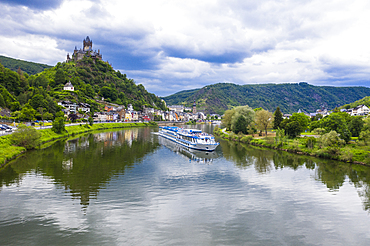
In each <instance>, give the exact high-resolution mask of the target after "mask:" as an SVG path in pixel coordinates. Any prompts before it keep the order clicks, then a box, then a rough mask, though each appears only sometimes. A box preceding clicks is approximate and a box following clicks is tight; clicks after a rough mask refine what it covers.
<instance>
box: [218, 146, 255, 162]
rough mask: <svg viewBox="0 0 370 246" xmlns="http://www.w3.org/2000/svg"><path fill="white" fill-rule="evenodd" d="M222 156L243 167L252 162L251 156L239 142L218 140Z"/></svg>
mask: <svg viewBox="0 0 370 246" xmlns="http://www.w3.org/2000/svg"><path fill="white" fill-rule="evenodd" d="M220 145H221V148H222V153H223V156H224V157H225V159H226V160H231V161H233V162H234V163H235V165H236V166H238V167H240V168H245V167H247V166H250V165H251V164H252V162H251V160H252V159H251V156H250V155H248V154H247V153H246V152H245V148H244V147H243V146H242V145H241V144H237V143H234V142H227V141H222V140H220Z"/></svg>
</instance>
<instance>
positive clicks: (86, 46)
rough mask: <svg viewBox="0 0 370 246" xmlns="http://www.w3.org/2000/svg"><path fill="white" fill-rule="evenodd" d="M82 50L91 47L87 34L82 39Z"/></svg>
mask: <svg viewBox="0 0 370 246" xmlns="http://www.w3.org/2000/svg"><path fill="white" fill-rule="evenodd" d="M83 47H84V51H86V50H91V49H92V40H90V38H89V36H87V37H86V38H85V39H84V41H83Z"/></svg>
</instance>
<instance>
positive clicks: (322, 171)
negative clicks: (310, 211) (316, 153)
mask: <svg viewBox="0 0 370 246" xmlns="http://www.w3.org/2000/svg"><path fill="white" fill-rule="evenodd" d="M350 169H351V166H350V165H348V164H344V163H341V162H337V161H328V160H323V161H321V162H320V163H319V164H318V168H317V169H316V179H317V180H320V181H321V182H323V183H324V184H326V187H328V188H329V189H331V190H337V189H339V187H341V186H342V185H343V183H344V180H345V179H346V175H347V176H348V174H349V170H350Z"/></svg>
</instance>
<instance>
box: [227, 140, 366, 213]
mask: <svg viewBox="0 0 370 246" xmlns="http://www.w3.org/2000/svg"><path fill="white" fill-rule="evenodd" d="M220 144H221V147H222V150H223V155H224V157H225V158H226V159H228V160H231V161H233V162H234V163H235V165H236V166H237V167H240V168H245V167H248V166H250V165H252V164H254V167H255V169H256V171H257V172H259V173H266V172H269V171H270V170H271V168H273V167H275V169H283V168H291V169H293V170H297V169H298V168H303V167H306V168H307V169H310V170H315V179H316V180H318V181H321V182H322V183H324V184H325V185H326V187H327V188H328V189H329V190H338V189H339V188H340V187H341V186H342V185H343V183H344V182H345V180H346V178H347V177H348V179H349V180H350V183H352V184H353V185H354V186H355V187H356V188H357V189H358V194H359V196H360V197H361V199H362V202H363V206H364V209H365V210H368V211H370V168H369V167H364V166H359V165H350V164H347V163H344V162H338V161H333V160H325V159H318V158H314V157H309V156H304V155H297V154H292V153H288V152H285V151H276V150H268V149H261V148H258V147H254V146H249V145H248V146H247V145H243V144H238V143H236V142H227V141H220ZM272 164H273V166H272Z"/></svg>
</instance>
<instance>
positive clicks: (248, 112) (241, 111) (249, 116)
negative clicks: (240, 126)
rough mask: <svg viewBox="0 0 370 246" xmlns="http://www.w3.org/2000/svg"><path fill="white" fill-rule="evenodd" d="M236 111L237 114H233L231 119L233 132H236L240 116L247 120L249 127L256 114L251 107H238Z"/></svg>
mask: <svg viewBox="0 0 370 246" xmlns="http://www.w3.org/2000/svg"><path fill="white" fill-rule="evenodd" d="M234 110H235V113H234V114H233V116H232V118H231V130H232V131H234V130H235V124H236V121H237V120H238V118H239V116H240V115H242V116H243V117H244V118H245V121H246V122H247V126H249V125H250V124H251V123H252V122H253V120H254V115H255V113H254V111H253V109H252V108H251V107H249V106H248V105H245V106H239V107H236V108H235V109H234Z"/></svg>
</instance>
